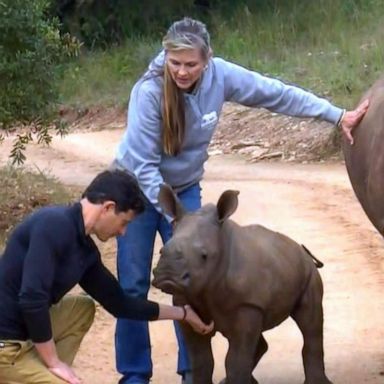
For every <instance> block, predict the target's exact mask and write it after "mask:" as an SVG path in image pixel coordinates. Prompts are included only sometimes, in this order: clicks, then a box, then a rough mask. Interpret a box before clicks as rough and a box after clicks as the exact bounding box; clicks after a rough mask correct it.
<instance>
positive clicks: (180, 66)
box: [116, 18, 368, 384]
mask: <svg viewBox="0 0 384 384" xmlns="http://www.w3.org/2000/svg"><path fill="white" fill-rule="evenodd" d="M209 40H210V39H209V34H208V32H207V29H206V27H205V25H204V24H202V23H201V22H199V21H196V20H193V19H190V18H184V19H183V20H180V21H177V22H175V23H174V24H172V26H171V27H170V29H169V30H168V32H167V34H166V35H165V37H164V39H163V48H164V50H163V52H162V53H161V54H160V55H159V56H158V57H157V58H156V59H155V60H154V61H153V62H152V63H151V65H150V67H149V70H148V71H147V73H146V74H145V75H144V76H143V77H142V78H141V79H140V80H139V81H138V82H137V83H136V85H135V86H134V88H133V90H132V93H131V97H130V103H129V114H128V129H127V130H126V132H125V134H124V136H123V138H122V141H121V143H120V145H119V148H118V151H117V155H116V164H117V166H118V167H122V168H125V169H128V170H130V171H132V172H134V173H135V174H136V176H137V178H138V180H139V183H140V186H141V188H142V191H143V192H144V194H145V195H146V197H147V198H148V202H147V206H146V210H145V212H144V213H143V214H142V215H141V216H140V217H138V218H137V219H135V220H134V221H133V222H132V223H130V224H129V230H128V231H127V232H126V235H125V236H121V237H119V238H118V275H119V280H120V284H121V285H122V287H123V288H124V289H126V290H127V291H128V292H129V293H130V294H133V295H137V296H142V297H145V296H146V295H147V293H148V289H149V284H150V273H151V262H152V253H153V247H154V240H155V235H156V232H159V233H160V236H161V238H162V241H163V242H166V241H167V240H168V239H169V238H170V236H171V233H172V228H171V224H170V223H169V221H168V220H167V218H166V217H164V216H163V215H162V213H161V211H160V208H159V205H158V201H157V195H158V192H159V186H160V184H162V183H163V182H166V183H168V184H169V185H171V186H172V187H173V188H174V190H175V191H176V192H177V194H178V197H179V199H180V200H181V202H182V203H183V204H184V206H185V208H186V209H187V210H191V211H193V210H196V209H198V208H199V207H200V204H201V202H200V200H201V198H200V186H199V182H200V180H201V179H202V177H203V172H204V169H203V166H204V162H205V161H206V160H207V158H208V154H207V148H208V145H209V143H210V140H211V138H212V135H213V132H214V130H215V127H216V125H217V122H218V118H219V115H220V113H221V110H222V107H223V104H224V102H225V101H232V102H237V103H239V104H242V105H246V106H250V107H264V108H267V109H269V110H270V111H273V112H279V113H283V114H287V115H293V116H301V117H316V118H319V119H322V120H326V121H329V122H331V123H333V124H337V125H338V126H340V127H341V128H342V130H343V132H344V134H345V135H346V136H347V138H348V139H349V140H350V142H351V143H352V142H353V139H352V135H351V130H352V128H353V127H354V126H355V125H357V123H358V122H359V121H360V119H361V118H362V116H363V115H364V113H365V111H366V109H367V107H368V103H364V105H361V106H360V107H359V108H357V109H356V110H354V111H349V112H347V111H345V110H343V109H340V108H338V107H336V106H334V105H332V104H330V103H329V102H328V101H326V100H324V99H321V98H318V97H316V96H314V95H313V94H311V93H309V92H306V91H304V90H302V89H300V88H297V87H294V86H289V85H285V84H283V83H282V82H280V81H278V80H275V79H271V78H267V77H264V76H262V75H260V74H258V73H256V72H252V71H249V70H247V69H245V68H243V67H240V66H238V65H235V64H233V63H230V62H227V61H224V60H222V59H220V58H213V57H212V50H211V47H210V41H209ZM133 265H134V266H135V267H134V268H133V267H132V266H133ZM176 335H177V337H178V342H179V361H178V373H179V374H180V375H182V377H183V379H182V382H184V383H188V382H190V381H189V380H190V375H189V374H188V372H189V363H188V359H187V354H186V351H185V346H184V344H183V341H182V337H181V335H180V332H179V329H178V328H177V326H176ZM116 355H117V368H118V370H119V372H120V373H122V374H123V378H122V379H121V380H120V383H124V384H126V383H130V384H132V383H136V384H138V383H141V384H143V383H145V384H146V383H148V382H149V379H150V377H151V374H152V362H151V356H150V341H149V335H148V328H147V325H144V324H142V323H139V322H133V321H128V320H119V321H118V324H117V329H116Z"/></svg>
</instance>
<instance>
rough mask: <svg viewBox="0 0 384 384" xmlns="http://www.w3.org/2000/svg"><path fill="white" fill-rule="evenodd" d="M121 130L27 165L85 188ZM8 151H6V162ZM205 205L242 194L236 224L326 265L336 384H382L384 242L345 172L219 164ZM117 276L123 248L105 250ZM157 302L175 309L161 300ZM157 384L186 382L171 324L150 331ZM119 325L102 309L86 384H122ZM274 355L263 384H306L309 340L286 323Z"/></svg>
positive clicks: (38, 154)
mask: <svg viewBox="0 0 384 384" xmlns="http://www.w3.org/2000/svg"><path fill="white" fill-rule="evenodd" d="M120 137H121V131H118V130H115V131H110V132H106V131H102V132H93V133H78V134H72V135H70V136H68V137H67V138H66V139H65V140H62V141H60V140H54V142H53V145H52V148H50V149H41V148H37V147H31V148H30V149H29V150H28V156H29V164H34V166H36V167H38V168H39V169H44V170H46V169H48V170H50V172H51V173H52V174H54V175H56V176H57V177H58V178H60V179H61V180H62V181H63V182H65V183H67V184H76V185H85V184H87V183H88V181H90V179H91V178H92V177H93V176H94V175H95V173H96V172H97V171H98V170H101V169H103V168H104V167H105V166H106V165H108V164H109V162H110V161H111V159H112V157H113V152H114V147H115V145H116V143H117V142H118V139H119V138H120ZM8 148H9V143H8V142H6V143H5V144H4V145H3V146H2V147H1V154H0V162H2V163H4V162H5V158H6V155H7V150H8ZM202 186H203V199H204V201H205V202H208V201H216V199H217V198H218V196H219V195H220V194H221V192H222V191H223V190H225V189H228V188H232V189H238V190H240V196H239V197H240V205H239V209H238V211H237V212H236V214H235V215H234V217H233V218H234V219H235V220H236V221H237V222H239V223H242V224H247V223H251V222H255V223H260V224H263V225H265V226H268V227H269V228H271V229H274V230H277V231H281V232H284V233H285V234H287V235H289V236H291V237H292V238H293V239H295V240H296V241H298V242H301V243H304V244H305V245H306V246H307V247H308V248H309V249H311V250H312V252H313V253H314V254H315V255H316V256H317V257H318V258H319V259H321V260H322V261H323V262H324V263H325V267H324V268H323V269H322V270H321V274H322V277H323V281H324V287H325V297H324V312H325V361H326V369H327V373H328V376H329V377H330V379H331V380H332V381H333V382H334V383H338V384H350V383H351V384H355V383H356V384H357V383H367V384H379V383H383V382H384V345H383V344H384V343H383V340H384V337H383V336H384V325H383V318H384V300H383V297H384V293H383V287H384V279H383V276H384V274H383V272H384V271H383V269H384V263H383V260H384V244H383V240H382V238H381V237H380V236H379V235H378V234H377V233H376V232H375V230H374V229H373V227H372V225H371V224H370V223H369V222H368V220H367V219H366V217H365V215H364V213H363V211H362V209H361V208H360V206H359V204H358V203H357V201H356V199H355V197H354V195H353V193H352V190H351V188H350V185H349V181H348V179H347V174H346V171H345V169H344V166H343V165H342V164H316V165H313V164H312V165H297V164H286V163H264V164H249V163H246V162H245V161H244V160H242V159H241V158H238V157H237V158H236V157H231V156H225V157H223V156H221V157H213V158H211V159H210V160H209V162H208V164H207V167H206V176H205V179H204V181H203V183H202ZM102 250H103V254H104V259H105V262H106V264H107V265H108V267H110V268H111V269H112V270H114V264H115V259H114V252H115V244H114V242H113V241H112V242H110V243H107V244H103V245H102ZM151 297H152V298H155V299H156V300H161V301H167V300H168V299H169V298H167V297H166V296H164V295H163V294H162V293H160V292H157V291H153V292H151ZM151 332H152V343H153V357H154V376H153V383H155V384H173V383H179V379H178V378H177V376H176V375H175V374H174V369H175V364H176V346H175V341H174V337H173V331H172V325H171V324H170V322H162V323H161V322H158V323H157V324H152V325H151ZM113 333H114V320H113V318H112V317H111V316H109V315H108V314H106V313H105V311H104V310H102V309H99V310H98V313H97V319H96V322H95V324H94V326H93V327H92V330H91V332H90V333H89V335H87V337H86V339H85V341H84V343H83V345H82V347H81V351H80V354H79V356H78V358H77V360H76V362H75V369H76V371H77V372H78V373H79V375H80V376H81V377H82V378H83V379H84V383H87V384H112V383H117V380H118V375H117V374H116V373H115V370H114V352H113ZM265 336H266V339H267V341H268V343H269V347H270V349H269V351H268V353H267V354H266V356H265V357H264V358H263V359H262V361H261V362H260V364H259V366H258V368H257V369H256V371H255V376H256V377H257V379H258V380H259V382H260V383H262V384H294V383H301V382H303V379H304V375H303V369H302V363H301V352H300V350H301V345H302V339H301V335H300V334H299V332H298V329H297V328H296V326H295V324H294V323H293V322H292V321H291V320H288V321H286V322H284V323H283V324H282V325H280V326H279V327H277V328H276V329H274V330H272V331H269V332H267V333H266V335H265ZM226 348H227V344H226V342H225V340H224V339H223V338H222V337H220V336H216V337H215V339H214V353H215V361H216V366H215V372H214V380H215V383H217V382H218V381H219V379H221V378H222V377H223V375H224V356H225V352H226Z"/></svg>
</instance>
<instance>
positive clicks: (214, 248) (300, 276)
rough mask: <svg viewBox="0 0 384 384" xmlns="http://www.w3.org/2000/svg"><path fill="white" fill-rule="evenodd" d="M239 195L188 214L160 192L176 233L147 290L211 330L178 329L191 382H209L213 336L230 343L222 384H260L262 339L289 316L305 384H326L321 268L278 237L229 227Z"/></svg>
mask: <svg viewBox="0 0 384 384" xmlns="http://www.w3.org/2000/svg"><path fill="white" fill-rule="evenodd" d="M237 195H238V192H237V191H225V192H224V193H223V194H222V195H221V197H220V198H219V200H218V203H217V205H214V204H208V205H205V206H204V207H202V208H201V209H200V210H198V211H196V212H195V213H185V212H184V210H183V208H182V206H181V204H180V202H179V200H178V199H177V197H176V196H175V194H174V193H173V192H172V189H171V188H170V187H168V186H162V188H161V190H160V195H159V202H160V205H161V206H162V208H163V210H164V212H165V213H166V214H168V215H169V216H171V217H173V218H174V219H175V228H174V235H173V237H172V238H171V239H170V241H169V242H167V243H166V245H165V246H164V247H163V248H162V250H161V256H160V260H159V262H158V265H157V267H156V268H155V269H154V280H153V282H152V283H153V285H154V286H155V287H157V288H160V289H161V290H163V291H164V292H167V293H170V294H172V295H174V298H176V301H178V300H180V298H181V300H185V301H187V302H188V303H190V304H191V305H192V306H193V307H194V308H195V309H196V310H197V311H198V313H199V314H200V315H201V317H202V318H203V319H204V320H205V321H206V322H207V323H208V322H210V321H211V320H213V321H214V323H215V329H214V331H213V332H212V333H211V334H209V335H199V334H197V333H195V332H193V331H192V330H191V329H190V328H189V327H188V326H187V325H186V324H183V325H182V327H183V333H184V336H185V339H186V343H187V348H188V350H189V354H190V358H191V363H192V377H193V383H194V384H211V383H212V373H213V365H214V361H213V356H212V350H211V338H212V336H213V335H214V333H215V332H216V331H218V332H221V333H222V334H223V335H224V336H225V337H226V338H227V339H228V342H229V350H228V353H227V356H226V362H225V367H226V379H225V380H224V381H223V382H222V383H226V384H254V383H257V381H256V380H255V379H254V378H253V376H252V371H253V370H254V368H255V367H256V365H257V363H258V362H259V360H260V359H261V357H262V356H263V354H264V353H265V352H266V351H267V348H268V346H267V343H266V341H265V339H264V337H263V335H262V332H263V331H266V330H268V329H271V328H273V327H275V326H277V325H279V324H280V323H281V322H282V321H283V320H285V319H286V318H287V317H289V316H291V317H292V318H293V319H294V320H295V321H296V323H297V325H298V327H299V328H300V331H301V332H302V334H303V338H304V347H303V350H302V355H303V363H304V371H305V383H306V384H331V382H330V381H329V380H328V378H327V377H326V375H325V372H324V356H323V308H322V296H323V286H322V281H321V277H320V274H319V273H318V271H317V269H316V265H317V266H321V265H319V264H321V263H320V262H319V261H318V260H316V259H315V258H314V257H313V256H312V255H311V254H310V253H309V251H307V250H306V249H305V248H304V247H303V246H300V245H299V244H297V243H296V242H294V241H293V240H291V239H290V238H288V237H286V236H284V235H282V234H280V233H277V232H273V231H270V230H268V229H267V228H265V227H263V226H260V225H249V226H245V227H242V226H240V225H238V224H236V223H235V222H234V221H232V220H230V219H229V217H230V216H231V215H232V214H233V213H234V212H235V210H236V208H237V205H238V198H237ZM179 303H180V301H179Z"/></svg>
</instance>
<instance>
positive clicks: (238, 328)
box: [225, 307, 267, 384]
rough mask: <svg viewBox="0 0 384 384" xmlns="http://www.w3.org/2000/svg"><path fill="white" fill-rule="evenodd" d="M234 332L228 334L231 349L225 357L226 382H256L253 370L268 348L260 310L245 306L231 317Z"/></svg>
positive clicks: (250, 383)
mask: <svg viewBox="0 0 384 384" xmlns="http://www.w3.org/2000/svg"><path fill="white" fill-rule="evenodd" d="M231 324H234V329H233V332H232V333H231V334H230V335H228V343H229V349H228V353H227V357H226V359H225V368H226V374H227V377H226V380H225V384H255V383H257V381H256V380H255V378H254V377H253V376H252V371H253V370H254V368H255V365H256V364H257V363H258V361H259V360H260V358H261V357H262V355H263V354H264V353H265V351H266V350H267V343H266V342H265V340H264V338H263V336H262V334H261V331H262V324H263V318H262V314H261V312H260V311H259V310H257V309H255V308H251V307H244V308H241V309H239V310H238V313H237V315H236V316H234V318H233V319H231Z"/></svg>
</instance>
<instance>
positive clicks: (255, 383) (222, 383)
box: [219, 376, 332, 384]
mask: <svg viewBox="0 0 384 384" xmlns="http://www.w3.org/2000/svg"><path fill="white" fill-rule="evenodd" d="M226 383H227V379H223V380H221V381H220V383H219V384H226ZM250 384H259V382H258V381H257V380H256V379H255V378H254V377H253V376H252V378H251V383H250ZM331 384H332V383H331Z"/></svg>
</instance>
